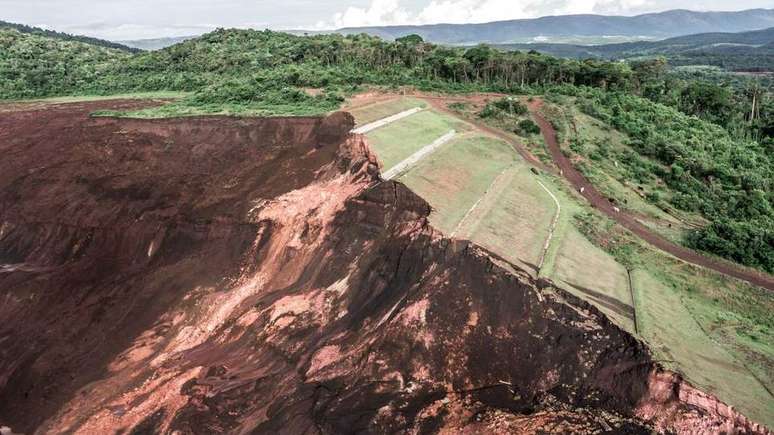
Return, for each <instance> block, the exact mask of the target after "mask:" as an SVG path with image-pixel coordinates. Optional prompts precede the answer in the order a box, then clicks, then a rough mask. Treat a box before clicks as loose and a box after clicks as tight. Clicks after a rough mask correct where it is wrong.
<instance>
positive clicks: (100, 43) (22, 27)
mask: <svg viewBox="0 0 774 435" xmlns="http://www.w3.org/2000/svg"><path fill="white" fill-rule="evenodd" d="M0 28H8V29H15V30H17V31H19V32H21V33H30V34H33V35H39V36H44V37H47V38H53V39H61V40H63V41H76V42H83V43H84V44H89V45H96V46H97V47H105V48H114V49H117V50H123V51H128V52H130V53H139V52H141V51H142V50H140V49H137V48H132V47H128V46H126V45H123V44H119V43H117V42H111V41H106V40H104V39H98V38H92V37H89V36H82V35H71V34H69V33H63V32H57V31H54V30H47V29H41V28H39V27H32V26H28V25H26V24H15V23H8V22H5V21H0Z"/></svg>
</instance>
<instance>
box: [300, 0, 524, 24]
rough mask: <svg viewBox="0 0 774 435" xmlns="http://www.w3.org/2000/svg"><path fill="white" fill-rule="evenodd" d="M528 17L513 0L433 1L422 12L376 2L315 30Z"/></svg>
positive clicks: (390, 0)
mask: <svg viewBox="0 0 774 435" xmlns="http://www.w3.org/2000/svg"><path fill="white" fill-rule="evenodd" d="M522 3H523V2H522ZM525 16H526V15H525V13H524V9H523V7H522V6H521V5H520V4H519V2H517V1H513V0H432V1H430V3H429V4H427V5H426V6H425V7H424V8H422V9H420V10H419V11H418V12H411V11H409V10H408V9H407V8H405V7H404V6H403V4H402V1H401V0H372V2H371V4H370V6H367V7H364V8H361V7H354V6H350V7H348V8H346V9H345V10H344V11H343V12H337V13H335V14H334V15H333V18H332V19H331V20H330V21H327V22H326V21H319V22H318V23H317V25H316V26H315V27H317V28H341V27H364V26H389V25H398V24H433V23H471V22H486V21H495V20H503V19H514V18H522V17H525Z"/></svg>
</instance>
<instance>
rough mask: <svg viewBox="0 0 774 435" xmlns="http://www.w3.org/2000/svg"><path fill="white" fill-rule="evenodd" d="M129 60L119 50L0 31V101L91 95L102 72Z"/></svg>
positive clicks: (124, 53) (7, 30) (14, 31)
mask: <svg viewBox="0 0 774 435" xmlns="http://www.w3.org/2000/svg"><path fill="white" fill-rule="evenodd" d="M129 58H130V55H129V54H127V53H126V52H123V51H119V50H114V49H110V48H104V47H97V46H93V45H88V44H83V43H80V42H74V41H66V40H61V39H52V38H44V37H41V36H38V35H33V34H27V33H20V32H18V31H16V30H11V29H3V28H0V99H21V98H40V97H50V96H62V95H75V94H95V93H97V92H96V90H95V89H94V86H95V83H97V82H99V81H100V79H101V77H102V76H103V74H104V72H105V71H107V70H109V69H110V68H113V67H115V65H117V64H119V63H121V62H125V61H127V60H128V59H129ZM154 90H156V89H154ZM126 91H128V90H126ZM126 91H125V92H126ZM111 93H117V92H111Z"/></svg>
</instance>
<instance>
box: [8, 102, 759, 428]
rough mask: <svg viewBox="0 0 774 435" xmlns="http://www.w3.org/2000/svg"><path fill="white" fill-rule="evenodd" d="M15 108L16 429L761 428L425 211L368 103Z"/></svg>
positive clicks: (12, 286)
mask: <svg viewBox="0 0 774 435" xmlns="http://www.w3.org/2000/svg"><path fill="white" fill-rule="evenodd" d="M108 104H115V103H96V104H82V105H76V106H72V105H71V106H68V105H62V106H57V107H54V108H49V109H44V110H35V111H14V112H6V113H3V114H0V153H2V155H3V156H4V158H3V159H2V160H0V298H1V299H0V300H2V304H0V426H2V425H8V426H10V427H11V428H12V429H13V430H14V431H16V432H27V433H29V432H33V431H38V432H41V433H45V432H69V431H79V432H82V433H109V432H113V431H123V432H125V433H156V432H162V433H169V432H172V431H175V430H179V431H181V432H182V433H213V432H228V433H246V432H257V433H293V434H295V433H307V432H308V433H351V432H376V433H389V432H404V431H407V430H410V431H417V432H422V433H429V432H437V431H442V430H450V431H458V430H460V431H467V432H481V431H484V432H497V433H502V432H504V431H512V432H523V433H529V432H536V431H539V430H548V431H555V432H563V431H564V432H567V431H611V430H615V431H630V432H647V431H648V430H650V429H651V428H652V427H655V428H657V429H659V430H673V431H677V432H684V433H695V432H702V431H705V432H716V431H719V430H727V431H735V430H738V431H763V430H764V429H763V428H761V427H759V426H757V425H755V424H753V423H751V422H749V421H748V420H747V419H745V418H744V417H743V416H741V415H739V414H737V413H736V412H734V411H733V409H730V408H729V407H727V406H725V405H724V404H722V403H719V402H717V401H716V400H715V399H714V398H713V397H712V396H710V395H706V394H704V393H701V392H699V391H697V390H695V389H693V388H692V387H691V386H690V385H687V384H686V383H684V382H682V380H681V379H680V377H679V376H677V375H675V374H672V373H669V372H665V371H662V370H660V369H659V368H658V367H657V365H656V364H655V363H654V362H653V361H651V359H650V356H649V353H648V351H647V349H645V348H644V347H643V346H642V345H641V343H639V342H638V341H636V340H635V339H633V338H632V337H631V336H630V335H628V334H627V333H625V332H624V331H621V330H620V329H618V328H617V327H615V326H614V325H613V324H612V323H610V322H609V321H608V320H607V319H606V318H605V317H604V316H603V315H602V314H600V313H599V312H598V311H597V310H596V309H595V308H593V307H592V306H590V305H588V304H586V303H584V302H582V301H580V300H578V299H577V298H575V297H573V296H571V295H569V294H567V293H565V292H564V291H562V290H560V289H557V288H555V287H553V285H551V284H550V283H548V282H539V283H536V282H533V281H532V280H531V279H530V278H529V276H528V275H527V274H526V273H523V272H521V271H519V270H517V269H514V268H513V267H512V266H510V265H507V264H505V263H503V262H502V261H500V260H498V259H496V258H494V257H493V256H491V255H490V254H488V253H487V252H485V251H483V250H481V249H479V248H476V247H474V246H471V245H469V244H467V243H465V242H461V241H451V240H449V239H446V238H444V237H443V236H442V235H441V234H439V233H438V232H436V231H435V230H434V229H432V228H431V227H430V226H429V225H428V223H427V216H428V214H429V207H428V205H427V203H425V202H424V201H423V200H422V199H421V198H419V197H417V196H416V195H414V194H413V193H412V192H410V191H409V190H407V189H406V188H405V187H404V186H402V185H400V184H397V183H393V182H382V183H380V182H379V180H378V168H377V165H376V159H375V157H374V156H372V155H371V153H370V151H369V150H368V147H367V145H366V144H365V143H364V141H363V138H362V137H360V136H355V135H350V134H349V133H348V132H349V131H350V130H351V128H352V125H353V121H352V119H351V117H350V116H349V115H346V114H342V113H339V114H334V115H332V116H330V117H328V118H325V119H320V118H294V119H230V118H196V119H184V120H164V121H130V120H112V119H90V118H88V116H87V114H88V112H89V111H91V110H94V109H96V108H98V107H105V106H106V105H108Z"/></svg>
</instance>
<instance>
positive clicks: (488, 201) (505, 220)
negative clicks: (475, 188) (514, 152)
mask: <svg viewBox="0 0 774 435" xmlns="http://www.w3.org/2000/svg"><path fill="white" fill-rule="evenodd" d="M501 178H502V182H501V184H503V186H502V188H500V189H495V188H494V187H493V189H492V190H491V191H490V193H489V194H488V195H487V196H486V198H484V199H483V200H482V202H481V203H480V204H479V206H478V208H477V209H476V211H474V212H473V213H471V216H469V218H468V219H467V222H466V224H465V225H464V227H463V228H460V230H459V231H458V232H457V236H458V237H460V238H466V239H469V240H471V241H473V242H475V243H477V244H479V245H481V246H483V247H485V248H487V249H489V250H491V251H492V252H495V253H497V254H498V255H500V256H502V257H503V258H505V259H506V260H508V261H510V262H512V263H515V264H519V265H521V266H523V267H524V269H525V270H527V271H530V270H532V271H534V272H535V274H536V273H537V270H536V269H537V264H538V263H539V261H540V257H541V255H542V253H543V246H544V244H545V240H546V237H547V236H548V231H549V228H550V226H551V221H552V219H553V217H554V214H555V213H556V205H555V204H554V201H553V199H551V197H550V196H549V195H548V193H546V191H545V190H543V188H542V187H540V185H539V184H538V183H537V181H536V176H535V175H534V174H532V173H531V172H530V170H529V168H528V166H527V165H526V164H524V163H523V162H521V161H519V162H517V163H515V164H514V165H513V166H511V167H509V168H508V169H506V171H505V172H504V173H503V177H501ZM495 190H497V191H495Z"/></svg>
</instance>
